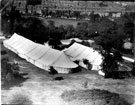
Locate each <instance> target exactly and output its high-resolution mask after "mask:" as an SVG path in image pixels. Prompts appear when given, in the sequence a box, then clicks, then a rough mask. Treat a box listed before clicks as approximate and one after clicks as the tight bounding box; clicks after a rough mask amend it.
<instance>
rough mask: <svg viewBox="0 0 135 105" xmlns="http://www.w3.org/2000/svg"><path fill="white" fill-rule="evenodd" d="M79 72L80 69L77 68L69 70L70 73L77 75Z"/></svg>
mask: <svg viewBox="0 0 135 105" xmlns="http://www.w3.org/2000/svg"><path fill="white" fill-rule="evenodd" d="M80 71H81V68H80V67H77V68H73V69H71V72H70V73H77V72H80Z"/></svg>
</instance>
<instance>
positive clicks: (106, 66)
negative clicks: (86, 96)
mask: <svg viewBox="0 0 135 105" xmlns="http://www.w3.org/2000/svg"><path fill="white" fill-rule="evenodd" d="M101 54H102V56H103V57H104V59H103V62H102V64H101V66H102V70H103V72H104V73H105V78H115V79H117V78H120V77H119V75H118V69H119V62H122V55H121V54H120V53H119V51H116V50H115V51H114V52H113V54H111V53H110V52H108V51H106V50H103V51H101Z"/></svg>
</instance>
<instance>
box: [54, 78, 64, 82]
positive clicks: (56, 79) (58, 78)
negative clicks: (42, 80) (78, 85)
mask: <svg viewBox="0 0 135 105" xmlns="http://www.w3.org/2000/svg"><path fill="white" fill-rule="evenodd" d="M54 80H59V81H60V80H64V78H63V77H55V78H54Z"/></svg>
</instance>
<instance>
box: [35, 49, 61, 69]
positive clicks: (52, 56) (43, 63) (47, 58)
mask: <svg viewBox="0 0 135 105" xmlns="http://www.w3.org/2000/svg"><path fill="white" fill-rule="evenodd" d="M59 56H60V51H58V50H55V49H50V50H49V51H48V52H47V53H45V54H44V56H42V57H41V58H40V59H38V60H36V61H35V65H36V66H38V67H41V68H43V69H46V70H48V69H49V67H50V66H51V64H52V63H53V62H54V61H55V60H56V59H57V58H58V57H59Z"/></svg>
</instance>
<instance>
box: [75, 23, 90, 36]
mask: <svg viewBox="0 0 135 105" xmlns="http://www.w3.org/2000/svg"><path fill="white" fill-rule="evenodd" d="M87 28H88V23H87V22H79V23H78V24H77V27H76V28H75V32H76V37H78V38H81V39H84V38H85V37H86V36H87V34H88V31H87Z"/></svg>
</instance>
